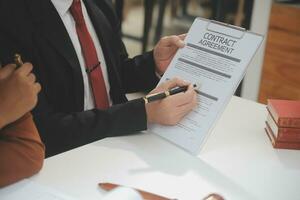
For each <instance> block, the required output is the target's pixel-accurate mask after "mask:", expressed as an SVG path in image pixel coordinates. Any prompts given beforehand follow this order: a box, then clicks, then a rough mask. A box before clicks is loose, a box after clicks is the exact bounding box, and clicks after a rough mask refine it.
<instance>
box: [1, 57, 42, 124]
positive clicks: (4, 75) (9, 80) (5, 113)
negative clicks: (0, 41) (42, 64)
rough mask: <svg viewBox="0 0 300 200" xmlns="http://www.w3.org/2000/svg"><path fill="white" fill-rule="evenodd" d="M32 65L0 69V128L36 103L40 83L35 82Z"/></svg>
mask: <svg viewBox="0 0 300 200" xmlns="http://www.w3.org/2000/svg"><path fill="white" fill-rule="evenodd" d="M32 68H33V67H32V65H31V64H30V63H26V64H24V65H22V66H21V67H20V68H19V69H16V65H7V66H6V67H4V68H2V69H0V129H1V128H3V127H4V126H6V125H7V124H9V123H12V122H14V121H16V120H17V119H19V118H20V117H22V116H23V115H24V114H25V113H26V112H28V111H30V110H32V109H33V108H34V107H35V105H36V104H37V94H38V93H39V91H40V90H41V85H40V84H39V83H36V77H35V75H34V74H33V73H31V71H32Z"/></svg>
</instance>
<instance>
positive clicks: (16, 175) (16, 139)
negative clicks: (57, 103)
mask: <svg viewBox="0 0 300 200" xmlns="http://www.w3.org/2000/svg"><path fill="white" fill-rule="evenodd" d="M32 68H33V67H32V65H31V64H29V63H26V64H24V65H22V66H21V67H20V68H18V69H16V66H15V65H8V66H6V67H4V68H1V69H0V187H3V186H6V185H9V184H12V183H14V182H17V181H19V180H21V179H23V178H27V177H29V176H31V175H33V174H35V173H37V172H38V171H39V170H40V169H41V167H42V165H43V160H44V154H45V148H44V145H43V143H42V142H41V139H40V136H39V134H38V131H37V129H36V127H35V125H34V122H33V119H32V116H31V114H30V113H29V111H30V110H31V109H33V107H34V106H35V105H36V103H37V94H38V93H39V91H40V90H41V86H40V84H39V83H37V82H36V78H35V76H34V74H32V73H31V70H32Z"/></svg>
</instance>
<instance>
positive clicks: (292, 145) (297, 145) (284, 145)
mask: <svg viewBox="0 0 300 200" xmlns="http://www.w3.org/2000/svg"><path fill="white" fill-rule="evenodd" d="M265 131H266V133H267V135H268V138H269V139H270V141H271V143H272V145H273V147H274V148H276V149H297V150H300V142H279V141H276V140H275V137H274V134H273V133H272V130H271V129H270V128H268V127H266V128H265Z"/></svg>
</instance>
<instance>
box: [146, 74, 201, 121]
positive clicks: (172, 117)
mask: <svg viewBox="0 0 300 200" xmlns="http://www.w3.org/2000/svg"><path fill="white" fill-rule="evenodd" d="M186 85H189V87H188V90H187V91H186V92H182V93H178V94H175V95H172V96H169V97H166V98H164V99H163V100H160V101H156V102H151V103H148V104H146V112H147V120H148V122H149V123H158V124H162V125H176V124H177V123H178V122H179V121H180V120H181V119H182V118H183V117H184V116H185V115H186V114H188V113H189V112H190V111H191V110H192V109H193V108H195V107H196V106H197V94H196V92H195V91H194V88H193V86H192V84H189V83H187V82H185V81H183V80H180V79H178V78H174V79H172V80H169V81H166V82H165V83H162V84H161V85H159V86H158V87H157V88H155V89H154V90H153V91H152V92H151V93H150V94H153V93H157V92H163V91H166V90H169V89H171V88H174V87H176V86H186Z"/></svg>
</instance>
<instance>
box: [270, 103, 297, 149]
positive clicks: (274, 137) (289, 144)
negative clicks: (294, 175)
mask: <svg viewBox="0 0 300 200" xmlns="http://www.w3.org/2000/svg"><path fill="white" fill-rule="evenodd" d="M267 109H268V112H269V114H268V117H267V121H266V128H265V131H266V133H267V135H268V137H269V139H270V141H271V143H272V145H273V147H274V148H279V149H300V101H289V100H276V99H270V100H268V105H267Z"/></svg>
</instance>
